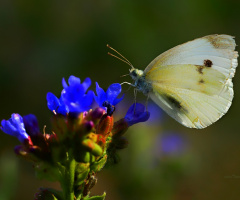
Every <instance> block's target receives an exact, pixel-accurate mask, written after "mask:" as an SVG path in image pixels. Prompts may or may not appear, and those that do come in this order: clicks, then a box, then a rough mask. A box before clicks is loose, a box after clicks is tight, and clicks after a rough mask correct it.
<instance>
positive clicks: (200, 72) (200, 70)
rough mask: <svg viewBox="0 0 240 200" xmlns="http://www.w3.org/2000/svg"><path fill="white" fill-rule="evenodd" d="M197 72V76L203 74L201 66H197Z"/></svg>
mask: <svg viewBox="0 0 240 200" xmlns="http://www.w3.org/2000/svg"><path fill="white" fill-rule="evenodd" d="M197 71H198V73H199V74H203V66H201V65H198V66H197Z"/></svg>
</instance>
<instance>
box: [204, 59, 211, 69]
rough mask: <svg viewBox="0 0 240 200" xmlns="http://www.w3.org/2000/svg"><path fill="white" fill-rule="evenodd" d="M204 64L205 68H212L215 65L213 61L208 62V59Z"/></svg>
mask: <svg viewBox="0 0 240 200" xmlns="http://www.w3.org/2000/svg"><path fill="white" fill-rule="evenodd" d="M203 63H204V66H205V67H212V65H213V63H212V61H211V60H208V59H207V60H204V62H203Z"/></svg>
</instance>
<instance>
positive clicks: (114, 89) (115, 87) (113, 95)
mask: <svg viewBox="0 0 240 200" xmlns="http://www.w3.org/2000/svg"><path fill="white" fill-rule="evenodd" d="M121 91H122V87H121V85H120V84H119V83H113V84H112V85H110V86H109V87H108V89H107V91H106V92H105V91H104V90H103V89H102V88H100V86H99V85H98V83H97V82H96V93H97V95H94V98H95V101H96V102H97V104H98V105H99V106H100V107H102V108H104V109H106V108H107V112H108V114H109V115H112V113H113V111H114V109H115V108H114V106H115V105H117V104H118V103H119V102H120V101H122V99H123V97H121V98H117V96H118V95H119V94H120V93H121Z"/></svg>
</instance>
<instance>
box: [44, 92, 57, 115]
mask: <svg viewBox="0 0 240 200" xmlns="http://www.w3.org/2000/svg"><path fill="white" fill-rule="evenodd" d="M47 106H48V108H49V110H51V111H54V110H55V111H56V109H57V108H58V107H59V106H60V102H59V99H58V98H57V97H56V96H55V95H54V94H53V93H51V92H48V93H47Z"/></svg>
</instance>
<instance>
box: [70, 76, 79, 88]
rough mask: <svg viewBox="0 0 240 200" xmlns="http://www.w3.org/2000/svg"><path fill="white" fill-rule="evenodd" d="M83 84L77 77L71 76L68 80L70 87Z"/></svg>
mask: <svg viewBox="0 0 240 200" xmlns="http://www.w3.org/2000/svg"><path fill="white" fill-rule="evenodd" d="M80 83H81V80H80V78H78V77H76V76H73V75H72V76H70V77H69V79H68V84H69V86H73V85H79V84H80Z"/></svg>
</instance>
